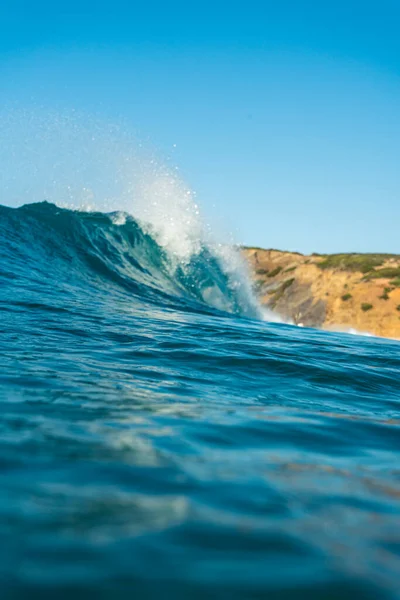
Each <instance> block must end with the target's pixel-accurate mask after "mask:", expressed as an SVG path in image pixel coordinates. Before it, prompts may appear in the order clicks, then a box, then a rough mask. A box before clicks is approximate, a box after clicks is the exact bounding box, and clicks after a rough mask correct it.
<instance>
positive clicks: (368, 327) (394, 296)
mask: <svg viewBox="0 0 400 600" xmlns="http://www.w3.org/2000/svg"><path fill="white" fill-rule="evenodd" d="M242 252H243V254H244V257H245V258H246V260H247V262H248V264H249V266H250V270H251V273H252V276H253V281H254V289H255V292H256V294H257V296H258V298H259V299H260V301H261V304H263V305H264V306H266V307H268V308H270V309H272V310H273V311H274V312H276V313H278V314H279V315H281V316H282V317H283V318H284V319H285V320H288V321H291V322H293V323H296V324H298V325H301V324H302V325H304V326H308V327H317V328H322V329H331V330H336V331H343V330H349V329H355V330H357V331H359V332H365V333H372V334H374V335H378V336H382V337H389V338H397V339H400V255H394V254H330V255H319V254H312V255H311V256H305V255H303V254H299V253H296V252H281V251H279V250H263V249H262V248H248V247H244V248H242Z"/></svg>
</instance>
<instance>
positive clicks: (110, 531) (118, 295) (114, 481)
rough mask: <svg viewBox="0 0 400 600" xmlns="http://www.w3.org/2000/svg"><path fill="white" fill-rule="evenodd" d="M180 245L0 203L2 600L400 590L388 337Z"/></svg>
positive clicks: (88, 217)
mask: <svg viewBox="0 0 400 600" xmlns="http://www.w3.org/2000/svg"><path fill="white" fill-rule="evenodd" d="M174 235H175V238H179V237H180V236H179V232H178V233H177V232H175V233H174ZM183 241H185V240H183ZM186 241H187V240H186ZM191 242H192V246H191V252H189V253H188V252H186V254H185V256H184V258H182V255H178V256H177V255H176V254H174V252H173V251H172V250H171V246H170V245H169V244H168V243H166V242H165V240H164V242H163V241H162V239H161V238H160V237H159V236H158V237H157V235H156V233H155V232H152V229H151V228H149V227H147V228H146V227H144V226H143V224H141V223H140V222H138V221H136V220H135V219H134V218H133V217H131V216H129V215H127V214H121V213H110V214H102V213H95V212H91V213H87V212H82V211H73V210H68V209H62V208H58V207H56V206H54V205H52V204H49V203H39V204H31V205H26V206H23V207H21V208H18V209H12V208H6V207H0V365H1V371H0V407H1V420H0V539H1V545H0V595H1V598H2V599H7V600H8V599H11V598H12V599H14V598H15V599H20V598H29V599H31V598H33V599H36V598H38V599H47V598H51V599H53V598H57V599H60V598H77V599H78V598H96V599H100V600H101V599H109V598H110V599H111V598H112V599H119V598H139V599H142V598H143V599H147V598H150V599H152V598H168V599H169V598H171V599H173V600H175V599H176V600H179V599H181V598H182V599H183V598H190V599H202V598H216V599H229V600H231V599H232V600H234V599H247V598H249V599H250V598H263V599H264V598H265V599H282V600H283V599H284V600H289V599H290V600H291V599H300V598H304V599H307V600H316V599H321V600H334V599H341V600H345V599H354V598H357V599H382V600H384V599H394V598H400V343H399V342H396V341H390V340H384V339H377V338H373V337H362V336H358V335H348V334H335V333H327V332H323V331H316V330H312V329H306V328H297V327H294V326H291V325H287V324H284V323H273V322H269V321H270V317H271V315H265V314H264V315H263V314H262V312H261V311H260V309H259V307H258V306H257V305H256V302H255V301H254V299H253V298H252V295H251V290H250V287H249V284H248V282H247V283H246V277H245V274H244V272H243V270H242V269H241V268H240V267H239V266H237V265H238V264H239V263H235V260H233V254H232V253H233V250H232V251H231V253H228V254H227V251H226V248H219V249H218V247H213V246H212V245H207V244H205V243H204V244H203V243H202V242H201V241H200V242H199V243H198V244H197V245H195V244H193V240H191ZM178 254H179V253H178ZM235 265H236V266H235ZM271 318H272V317H271Z"/></svg>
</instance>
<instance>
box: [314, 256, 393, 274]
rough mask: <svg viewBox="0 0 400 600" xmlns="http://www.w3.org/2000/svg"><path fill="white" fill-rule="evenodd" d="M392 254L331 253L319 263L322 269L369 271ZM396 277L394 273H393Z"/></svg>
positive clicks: (381, 263)
mask: <svg viewBox="0 0 400 600" xmlns="http://www.w3.org/2000/svg"><path fill="white" fill-rule="evenodd" d="M392 256H393V257H394V255H391V254H330V255H326V256H324V260H323V261H322V262H320V263H318V267H319V268H320V269H338V270H339V271H359V272H360V273H369V272H370V271H372V270H373V269H375V267H380V266H381V265H383V263H384V262H385V260H387V259H388V258H392ZM392 277H394V275H392Z"/></svg>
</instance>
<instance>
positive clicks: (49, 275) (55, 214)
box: [0, 202, 261, 318]
mask: <svg viewBox="0 0 400 600" xmlns="http://www.w3.org/2000/svg"><path fill="white" fill-rule="evenodd" d="M0 216H1V223H0V234H1V241H0V256H1V265H2V266H1V271H0V277H1V276H2V277H3V278H16V277H22V278H23V279H24V281H25V285H32V284H33V285H36V286H37V285H39V284H40V283H42V284H45V285H46V286H47V287H49V286H50V287H51V286H54V288H55V287H57V288H60V286H61V287H62V288H63V291H64V292H65V291H67V290H69V291H70V292H71V291H73V293H74V294H75V295H76V294H79V293H81V294H84V293H85V290H87V288H88V287H89V288H92V289H93V287H95V288H96V289H97V290H101V291H103V292H104V291H106V292H107V293H110V292H113V293H115V294H119V293H121V292H123V293H128V294H129V297H130V298H131V300H132V301H133V300H134V299H136V300H137V301H142V302H152V303H158V304H163V305H166V306H172V305H173V306H176V305H177V304H179V307H180V308H182V307H185V308H186V309H189V308H190V309H192V310H200V311H201V310H210V309H212V310H220V311H226V312H230V313H234V314H236V315H242V316H247V317H254V318H260V317H261V313H260V309H259V307H258V305H257V303H256V301H255V299H254V297H253V296H252V293H251V288H250V284H249V281H248V280H247V278H246V274H245V273H244V271H243V269H242V266H241V261H240V257H239V255H238V251H237V250H235V249H234V248H227V247H224V246H222V245H213V244H212V243H211V242H208V241H205V240H202V239H201V238H200V237H197V239H196V243H195V244H192V245H191V246H190V247H189V246H188V244H187V240H186V245H185V252H184V254H182V253H181V252H179V251H178V250H177V248H174V246H173V245H172V244H171V242H172V241H173V240H174V239H176V243H177V244H178V243H181V244H182V239H181V238H182V236H183V232H182V234H181V236H180V234H179V231H176V232H175V238H173V237H171V236H170V237H169V238H168V239H166V238H165V232H164V237H163V236H160V234H159V230H158V229H157V227H155V226H154V225H152V224H149V223H145V222H142V221H139V220H137V219H135V218H133V217H132V216H131V215H129V214H128V213H121V212H111V213H101V212H84V211H80V210H71V209H67V208H60V207H58V206H56V205H54V204H51V203H49V202H40V203H35V204H28V205H24V206H22V207H19V208H9V207H5V206H1V207H0ZM160 241H161V243H160ZM72 288H73V290H72Z"/></svg>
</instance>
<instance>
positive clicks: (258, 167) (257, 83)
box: [0, 0, 400, 253]
mask: <svg viewBox="0 0 400 600" xmlns="http://www.w3.org/2000/svg"><path fill="white" fill-rule="evenodd" d="M399 23H400V4H399V2H398V0H380V1H379V2H368V1H365V0H364V1H356V0H347V1H344V0H336V1H335V2H322V1H320V2H316V1H315V0H313V1H311V0H309V1H306V0H293V1H288V0H280V1H279V2H278V1H274V2H269V1H268V0H265V1H264V2H251V1H248V2H240V3H237V2H213V3H211V2H207V1H203V2H187V1H186V2H171V1H170V2H168V1H165V2H158V1H155V2H148V3H144V2H140V3H139V2H134V1H130V2H118V1H114V2H101V1H97V2H84V1H83V2H77V1H75V0H70V1H69V2H66V3H65V4H64V3H62V2H41V1H40V0H38V2H36V3H33V2H31V1H25V2H22V1H18V0H3V1H2V2H1V7H0V106H1V107H4V106H14V105H18V106H19V107H22V108H30V107H35V106H41V107H42V109H43V107H44V109H45V110H46V109H47V108H49V109H50V108H51V109H56V110H64V109H66V110H69V109H72V108H75V109H77V110H78V111H84V112H85V113H89V114H96V115H100V116H101V118H104V119H105V120H106V121H109V122H113V121H116V122H118V121H120V120H123V121H124V122H125V123H126V124H127V125H126V126H127V128H128V129H129V128H131V129H132V131H134V132H136V133H137V134H138V135H139V137H140V138H141V139H144V140H146V143H149V144H150V145H152V146H153V147H154V148H156V150H157V152H158V153H159V155H160V156H165V157H168V158H171V157H172V160H173V162H174V163H176V164H177V165H178V166H179V168H180V171H181V173H182V174H183V176H184V178H185V180H186V181H187V182H188V183H189V185H190V186H191V187H192V188H193V189H195V190H196V191H197V194H198V199H199V203H200V205H201V206H202V207H203V210H204V212H205V213H206V214H213V213H214V214H216V215H217V217H218V219H219V220H220V221H221V220H223V221H225V222H226V227H227V228H228V229H230V230H233V231H234V232H235V236H236V239H237V240H238V241H240V242H243V243H247V244H250V245H251V244H253V245H259V246H264V247H277V248H284V249H292V250H299V251H303V252H311V251H319V252H334V251H364V252H366V251H387V252H399V253H400V34H399ZM2 143H3V146H4V140H3V142H2ZM174 145H176V148H174ZM3 151H4V148H3ZM17 162H18V157H15V164H16V165H17ZM16 168H17V167H16ZM21 177H23V173H21ZM3 180H4V178H3ZM1 181H2V177H1V166H0V202H1V203H7V198H6V197H5V190H4V189H1ZM27 185H29V183H28V182H27Z"/></svg>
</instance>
